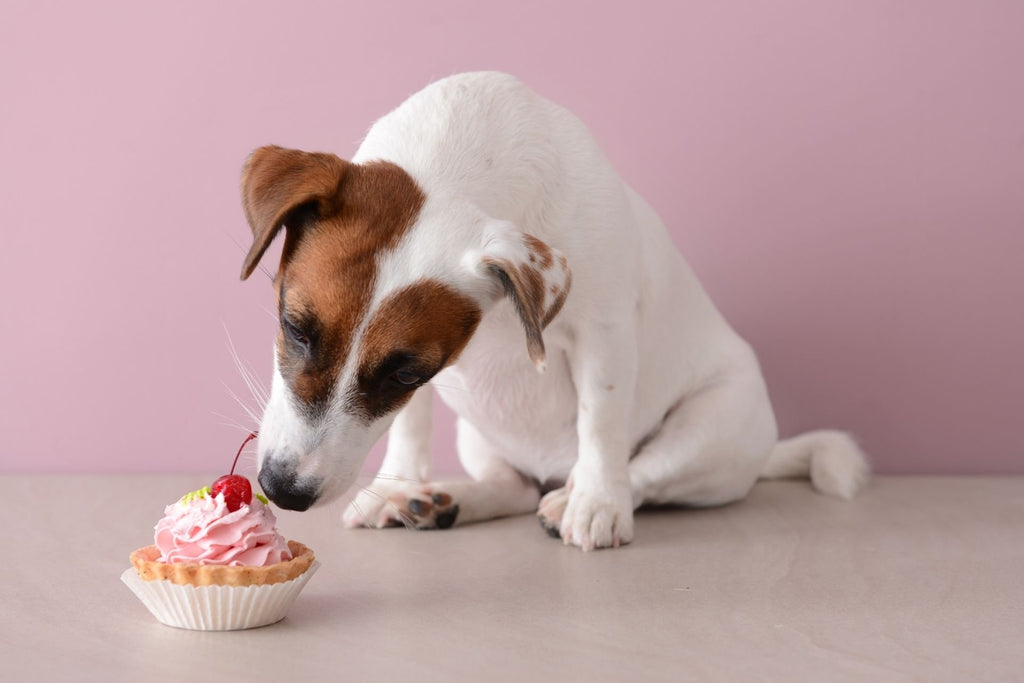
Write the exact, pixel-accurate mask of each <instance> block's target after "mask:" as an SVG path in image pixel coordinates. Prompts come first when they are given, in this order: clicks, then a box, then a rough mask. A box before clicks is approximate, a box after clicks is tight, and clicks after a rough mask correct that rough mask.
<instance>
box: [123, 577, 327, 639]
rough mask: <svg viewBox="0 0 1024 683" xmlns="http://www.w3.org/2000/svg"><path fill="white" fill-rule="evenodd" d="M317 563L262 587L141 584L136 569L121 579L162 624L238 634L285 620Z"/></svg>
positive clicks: (151, 582)
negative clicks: (291, 576)
mask: <svg viewBox="0 0 1024 683" xmlns="http://www.w3.org/2000/svg"><path fill="white" fill-rule="evenodd" d="M319 566H320V563H319V562H316V561H314V562H313V564H312V565H310V567H309V569H307V570H306V571H305V572H303V573H302V574H300V575H299V576H296V577H295V578H294V579H292V580H291V581H285V582H283V583H274V584H268V585H263V586H181V585H178V584H174V583H171V582H170V581H144V580H142V579H141V578H139V574H138V572H136V571H135V569H128V570H126V571H125V572H124V573H123V574H121V580H122V581H124V582H125V584H126V585H127V586H128V588H130V589H131V590H132V592H133V593H135V595H136V596H137V597H138V598H139V600H141V601H142V604H143V605H145V606H146V608H147V609H148V610H149V611H150V612H151V613H152V614H153V616H154V617H156V618H157V620H158V621H159V622H160V623H162V624H167V625H168V626H174V627H175V628H187V629H192V630H194V631H237V630H241V629H246V628H257V627H259V626H267V625H269V624H273V623H276V622H278V621H281V620H282V619H284V616H285V614H287V613H288V609H289V608H290V607H291V606H292V603H293V602H295V598H296V596H298V594H299V592H301V591H302V588H303V586H305V585H306V582H307V581H309V579H310V577H311V576H313V574H314V572H316V570H317V568H318V567H319Z"/></svg>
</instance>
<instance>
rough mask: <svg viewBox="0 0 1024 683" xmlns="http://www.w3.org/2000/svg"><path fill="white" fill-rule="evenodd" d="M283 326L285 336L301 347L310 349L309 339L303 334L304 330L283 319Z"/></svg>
mask: <svg viewBox="0 0 1024 683" xmlns="http://www.w3.org/2000/svg"><path fill="white" fill-rule="evenodd" d="M281 326H282V327H283V328H284V332H285V334H287V335H288V338H289V339H291V340H292V341H293V342H295V343H296V344H298V345H299V346H303V347H308V346H309V337H308V336H306V335H305V334H303V333H302V330H300V329H299V328H297V327H296V326H295V325H294V324H293V323H292V322H291V321H290V320H288V318H281Z"/></svg>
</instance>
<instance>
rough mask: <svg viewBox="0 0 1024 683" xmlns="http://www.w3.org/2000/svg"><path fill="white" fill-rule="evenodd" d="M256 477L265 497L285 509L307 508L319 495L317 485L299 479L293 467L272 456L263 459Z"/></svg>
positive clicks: (300, 509)
mask: <svg viewBox="0 0 1024 683" xmlns="http://www.w3.org/2000/svg"><path fill="white" fill-rule="evenodd" d="M257 479H258V480H259V482H260V486H261V487H262V488H263V492H264V493H265V494H267V498H269V499H270V500H272V501H274V503H275V504H276V505H277V506H278V507H280V508H283V509H285V510H298V511H299V512H302V511H303V510H308V509H309V508H310V507H312V505H313V503H315V502H316V500H317V498H319V497H320V487H319V486H318V485H316V484H314V483H312V482H309V481H303V480H300V479H299V477H298V476H297V475H296V473H295V468H294V467H292V466H289V465H288V464H286V463H283V462H281V461H280V460H274V459H273V458H267V459H266V460H265V461H264V463H263V467H261V468H260V473H259V477H257Z"/></svg>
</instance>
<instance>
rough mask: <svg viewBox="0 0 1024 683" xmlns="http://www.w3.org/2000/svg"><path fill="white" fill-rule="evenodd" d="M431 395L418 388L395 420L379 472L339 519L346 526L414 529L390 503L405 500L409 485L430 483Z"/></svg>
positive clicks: (426, 388) (411, 521) (410, 520)
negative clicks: (399, 525) (403, 524)
mask: <svg viewBox="0 0 1024 683" xmlns="http://www.w3.org/2000/svg"><path fill="white" fill-rule="evenodd" d="M433 393H434V388H433V387H431V386H430V385H427V386H424V387H420V388H419V389H418V390H417V391H416V393H415V394H413V395H412V398H411V399H410V400H409V402H408V403H407V404H406V405H405V407H404V408H402V410H401V411H400V412H399V413H398V415H396V416H395V421H394V422H393V423H392V425H391V429H390V430H389V431H388V448H387V451H386V452H385V454H384V460H383V462H381V466H380V471H379V472H378V473H377V476H376V478H375V479H374V480H373V483H371V484H370V486H368V487H367V488H365V489H363V490H361V491H360V492H359V493H358V494H357V495H356V497H355V499H354V500H353V501H352V502H351V503H350V504H349V506H348V508H347V509H346V510H345V513H344V515H343V517H342V521H343V522H344V524H345V526H348V527H357V526H368V527H382V526H394V525H395V524H402V523H405V524H414V525H415V520H414V519H413V518H412V517H410V516H408V514H407V511H406V512H403V510H402V509H401V507H400V506H399V505H398V504H396V502H395V501H393V500H391V499H392V498H395V497H399V498H404V492H405V491H406V490H407V489H408V488H409V487H410V486H411V485H415V484H417V483H419V482H426V481H428V480H429V479H430V474H431V466H430V465H431V462H430V436H431V433H432V431H433V418H434V416H433ZM442 502H443V501H442ZM441 507H442V508H443V507H446V506H441ZM442 521H444V519H443V518H442Z"/></svg>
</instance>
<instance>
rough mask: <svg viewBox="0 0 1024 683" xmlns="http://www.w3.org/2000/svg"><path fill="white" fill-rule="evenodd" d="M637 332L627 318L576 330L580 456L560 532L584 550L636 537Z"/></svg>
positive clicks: (626, 541) (609, 545)
mask: <svg viewBox="0 0 1024 683" xmlns="http://www.w3.org/2000/svg"><path fill="white" fill-rule="evenodd" d="M625 318H628V315H627V316H625ZM633 329H634V328H633V327H632V325H631V324H630V321H629V320H628V319H620V320H618V321H617V322H616V323H614V324H593V325H589V326H587V328H586V329H579V330H577V331H576V340H577V341H576V346H575V349H574V353H573V356H572V358H573V360H572V363H573V367H572V375H573V381H574V383H575V385H576V392H577V398H578V403H577V418H576V431H577V435H578V439H579V454H578V456H577V461H576V464H575V466H574V467H573V469H572V473H571V474H570V478H569V484H568V485H567V489H566V492H567V493H568V497H567V499H566V500H565V508H564V512H563V514H562V519H561V522H560V525H559V533H560V535H561V537H562V540H563V541H564V542H565V543H567V544H573V545H577V546H579V547H581V548H583V549H584V550H591V549H594V548H604V547H611V546H618V545H620V544H623V543H629V542H630V541H631V540H632V539H633V497H632V492H631V490H630V484H629V473H628V469H627V465H628V462H629V451H630V444H629V416H630V414H631V412H632V406H633V398H634V393H635V391H634V387H635V386H636V372H637V351H636V338H635V336H634V333H633ZM550 500H551V499H550V498H549V499H548V502H550Z"/></svg>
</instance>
